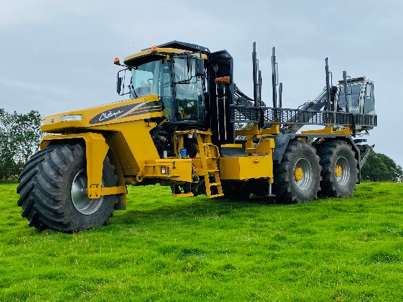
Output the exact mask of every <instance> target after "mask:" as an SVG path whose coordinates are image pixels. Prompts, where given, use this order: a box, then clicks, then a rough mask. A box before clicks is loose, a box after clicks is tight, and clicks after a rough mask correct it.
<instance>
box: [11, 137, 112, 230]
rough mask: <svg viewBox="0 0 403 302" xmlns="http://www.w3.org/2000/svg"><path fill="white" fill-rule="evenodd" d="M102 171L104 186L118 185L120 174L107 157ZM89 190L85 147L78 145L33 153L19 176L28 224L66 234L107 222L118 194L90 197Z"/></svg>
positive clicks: (22, 202)
mask: <svg viewBox="0 0 403 302" xmlns="http://www.w3.org/2000/svg"><path fill="white" fill-rule="evenodd" d="M102 174H103V179H102V186H105V187H111V186H116V183H117V176H116V175H115V173H114V167H113V165H111V164H110V163H109V159H108V157H106V158H105V160H104V163H103V172H102ZM86 189H87V174H86V158H85V148H84V147H83V146H81V145H79V144H77V145H56V146H50V147H48V148H46V149H44V150H41V151H39V152H38V153H37V154H35V155H34V156H32V157H31V159H30V160H29V161H28V163H27V164H26V165H25V167H24V170H23V171H22V173H21V175H20V185H19V186H18V188H17V193H19V194H20V198H19V200H18V205H19V206H20V207H21V208H22V214H21V215H22V216H23V217H26V218H27V219H28V225H29V226H34V227H36V228H38V229H40V230H42V229H47V228H49V229H53V230H57V231H61V232H65V233H72V232H78V231H81V230H85V229H89V228H91V227H94V226H101V225H104V224H107V223H108V222H109V218H110V217H111V216H112V215H113V213H114V207H115V204H116V202H117V197H116V196H115V195H109V196H102V197H101V198H98V199H90V198H88V196H87V193H86Z"/></svg>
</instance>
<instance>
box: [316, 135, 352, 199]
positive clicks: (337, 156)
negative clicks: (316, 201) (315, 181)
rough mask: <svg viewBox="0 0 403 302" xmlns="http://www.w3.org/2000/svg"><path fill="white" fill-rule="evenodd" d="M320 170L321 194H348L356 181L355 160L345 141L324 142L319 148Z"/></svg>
mask: <svg viewBox="0 0 403 302" xmlns="http://www.w3.org/2000/svg"><path fill="white" fill-rule="evenodd" d="M318 153H319V156H320V164H321V166H322V167H323V170H322V182H321V188H322V191H321V194H322V195H324V196H329V197H342V196H350V195H352V194H353V191H354V190H355V186H356V182H357V173H358V170H357V161H356V159H355V156H354V152H353V150H352V149H351V146H350V145H348V144H347V143H346V142H345V141H337V140H335V141H329V142H325V143H324V144H323V145H322V146H320V148H319V151H318Z"/></svg>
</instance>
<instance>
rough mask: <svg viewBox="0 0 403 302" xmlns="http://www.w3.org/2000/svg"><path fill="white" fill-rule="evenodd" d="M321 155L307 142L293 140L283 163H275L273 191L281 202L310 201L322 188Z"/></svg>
mask: <svg viewBox="0 0 403 302" xmlns="http://www.w3.org/2000/svg"><path fill="white" fill-rule="evenodd" d="M320 170H321V167H320V165H319V157H318V156H317V155H316V150H315V149H314V148H313V147H312V146H311V145H310V144H309V143H307V142H304V141H299V140H294V141H291V142H290V143H289V144H288V146H287V149H286V151H285V153H284V155H283V159H282V161H281V164H276V165H274V184H273V193H274V194H275V195H276V200H277V201H279V202H281V203H303V202H309V201H311V200H313V199H315V198H317V196H318V190H319V188H320Z"/></svg>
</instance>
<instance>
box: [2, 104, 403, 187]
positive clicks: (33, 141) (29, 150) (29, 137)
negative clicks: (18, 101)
mask: <svg viewBox="0 0 403 302" xmlns="http://www.w3.org/2000/svg"><path fill="white" fill-rule="evenodd" d="M40 122H41V115H40V113H39V112H38V111H36V110H31V111H30V112H28V113H26V114H21V113H17V112H15V111H14V112H13V113H8V112H6V111H5V110H4V109H1V108H0V180H7V179H13V178H17V177H18V175H19V174H20V172H21V171H22V168H23V166H24V164H25V163H26V162H27V161H28V159H29V157H30V156H31V155H33V154H34V153H35V152H37V151H38V149H39V143H40V140H41V139H42V137H43V134H42V132H41V130H40ZM361 179H362V181H393V182H403V170H402V167H401V166H399V165H397V164H396V163H395V161H394V160H393V159H391V158H390V157H388V156H387V155H385V154H382V153H377V152H371V154H370V155H369V156H368V159H367V161H366V163H365V164H364V166H363V168H362V174H361Z"/></svg>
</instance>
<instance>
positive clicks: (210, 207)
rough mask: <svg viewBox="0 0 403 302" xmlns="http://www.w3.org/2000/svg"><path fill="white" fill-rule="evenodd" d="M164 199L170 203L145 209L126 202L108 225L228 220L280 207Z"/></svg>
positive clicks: (256, 200)
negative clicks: (263, 209)
mask: <svg viewBox="0 0 403 302" xmlns="http://www.w3.org/2000/svg"><path fill="white" fill-rule="evenodd" d="M168 198H170V200H168V201H164V202H161V201H159V200H158V198H156V199H155V201H154V200H148V201H147V204H146V205H144V204H142V203H136V202H130V200H128V202H127V210H124V211H116V212H115V215H114V216H113V217H111V219H110V222H111V224H114V225H118V224H122V225H135V224H142V225H143V224H148V223H149V224H153V223H155V222H156V221H164V220H172V219H177V220H181V219H185V220H186V219H195V218H196V219H210V218H213V217H214V218H218V217H221V216H226V215H230V216H231V215H232V214H234V213H239V212H248V213H249V212H254V211H256V209H259V208H262V207H278V206H284V205H283V204H278V203H274V202H273V201H272V200H270V199H267V198H263V197H251V198H250V199H248V200H242V201H238V200H236V201H235V200H230V199H225V198H216V199H209V198H207V197H205V196H198V197H193V198H173V197H167V199H168ZM234 215H237V214H234Z"/></svg>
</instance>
